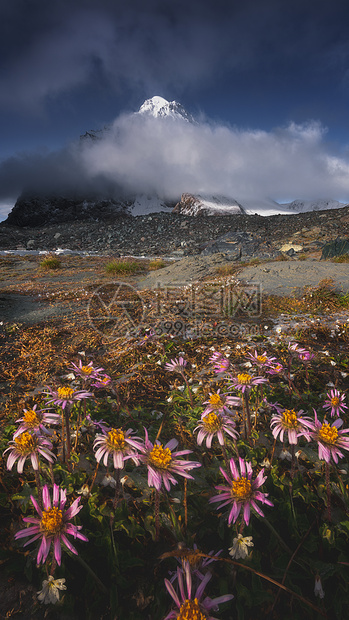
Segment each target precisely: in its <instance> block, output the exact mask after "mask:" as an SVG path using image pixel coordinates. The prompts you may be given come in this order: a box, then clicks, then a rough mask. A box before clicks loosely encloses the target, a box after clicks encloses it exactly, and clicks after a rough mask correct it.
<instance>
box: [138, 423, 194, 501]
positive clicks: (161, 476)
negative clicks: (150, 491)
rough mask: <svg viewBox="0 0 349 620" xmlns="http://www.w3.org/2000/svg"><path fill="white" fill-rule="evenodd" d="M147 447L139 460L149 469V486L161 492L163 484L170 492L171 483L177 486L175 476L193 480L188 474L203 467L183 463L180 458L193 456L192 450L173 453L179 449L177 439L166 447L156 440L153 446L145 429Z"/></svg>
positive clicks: (145, 446) (186, 462)
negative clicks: (175, 449)
mask: <svg viewBox="0 0 349 620" xmlns="http://www.w3.org/2000/svg"><path fill="white" fill-rule="evenodd" d="M144 430H145V445H144V447H143V448H142V452H143V454H138V458H139V460H140V461H141V462H142V463H144V464H145V465H146V466H147V468H148V485H149V486H150V487H155V488H156V490H157V491H160V489H161V486H162V483H164V486H165V489H166V490H167V491H169V490H170V483H172V484H177V480H176V479H175V478H174V474H176V475H179V476H183V477H184V478H188V479H191V480H193V476H192V475H191V474H189V473H188V471H190V470H191V469H194V468H196V467H201V463H198V462H197V461H183V460H182V459H179V458H178V457H179V456H183V455H184V454H191V452H192V451H191V450H180V451H177V452H173V450H174V448H176V447H177V445H178V441H177V439H171V440H170V441H168V442H167V444H166V445H165V446H163V445H162V443H160V441H158V440H155V443H154V444H152V443H151V441H149V438H148V432H147V429H146V428H145V429H144Z"/></svg>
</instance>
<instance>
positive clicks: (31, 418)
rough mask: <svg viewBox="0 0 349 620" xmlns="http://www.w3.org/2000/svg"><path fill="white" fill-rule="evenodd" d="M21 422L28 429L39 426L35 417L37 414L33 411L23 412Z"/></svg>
mask: <svg viewBox="0 0 349 620" xmlns="http://www.w3.org/2000/svg"><path fill="white" fill-rule="evenodd" d="M23 421H24V423H25V425H26V426H28V427H30V428H35V427H36V426H39V424H40V420H39V418H38V416H37V413H36V412H35V411H34V409H28V410H27V411H25V413H24V416H23Z"/></svg>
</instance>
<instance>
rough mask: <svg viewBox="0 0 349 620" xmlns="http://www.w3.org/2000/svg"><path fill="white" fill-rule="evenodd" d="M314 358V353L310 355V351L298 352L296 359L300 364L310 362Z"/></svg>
mask: <svg viewBox="0 0 349 620" xmlns="http://www.w3.org/2000/svg"><path fill="white" fill-rule="evenodd" d="M314 357H315V355H314V353H310V351H300V352H298V359H300V360H301V362H305V363H308V362H311V360H312V359H313V358H314Z"/></svg>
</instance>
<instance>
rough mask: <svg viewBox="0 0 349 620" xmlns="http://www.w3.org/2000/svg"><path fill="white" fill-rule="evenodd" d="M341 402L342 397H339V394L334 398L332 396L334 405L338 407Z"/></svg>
mask: <svg viewBox="0 0 349 620" xmlns="http://www.w3.org/2000/svg"><path fill="white" fill-rule="evenodd" d="M340 403H341V401H340V398H338V396H334V397H333V398H331V405H332V407H338V406H339V405H340Z"/></svg>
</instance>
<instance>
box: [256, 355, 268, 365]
mask: <svg viewBox="0 0 349 620" xmlns="http://www.w3.org/2000/svg"><path fill="white" fill-rule="evenodd" d="M267 360H268V358H267V356H266V355H257V361H258V362H260V363H261V364H265V362H266V361H267Z"/></svg>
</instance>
